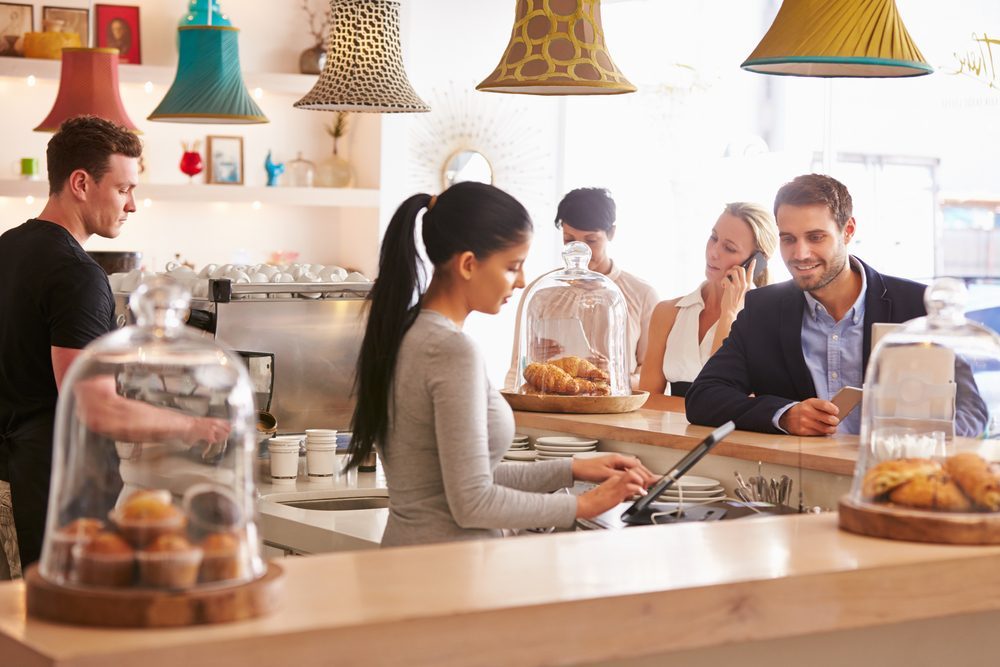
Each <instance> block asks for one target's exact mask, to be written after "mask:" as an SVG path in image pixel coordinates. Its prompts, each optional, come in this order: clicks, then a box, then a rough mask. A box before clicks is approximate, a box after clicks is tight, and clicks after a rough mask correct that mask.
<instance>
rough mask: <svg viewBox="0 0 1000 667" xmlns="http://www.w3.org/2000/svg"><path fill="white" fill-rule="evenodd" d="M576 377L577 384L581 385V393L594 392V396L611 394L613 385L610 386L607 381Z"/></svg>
mask: <svg viewBox="0 0 1000 667" xmlns="http://www.w3.org/2000/svg"><path fill="white" fill-rule="evenodd" d="M574 379H575V380H576V384H577V385H578V386H579V387H580V391H579V393H581V394H592V395H593V396H610V395H611V387H609V386H608V383H607V382H592V381H590V380H585V379H583V378H574Z"/></svg>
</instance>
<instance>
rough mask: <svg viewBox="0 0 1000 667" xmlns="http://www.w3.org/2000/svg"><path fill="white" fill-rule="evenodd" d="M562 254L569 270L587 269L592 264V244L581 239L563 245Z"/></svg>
mask: <svg viewBox="0 0 1000 667" xmlns="http://www.w3.org/2000/svg"><path fill="white" fill-rule="evenodd" d="M562 256H563V261H564V262H565V263H566V270H567V271H586V270H587V267H588V266H589V265H590V256H591V252H590V246H588V245H587V244H586V243H581V242H580V241H571V242H570V243H567V244H566V245H565V246H563V251H562Z"/></svg>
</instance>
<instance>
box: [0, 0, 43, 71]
mask: <svg viewBox="0 0 1000 667" xmlns="http://www.w3.org/2000/svg"><path fill="white" fill-rule="evenodd" d="M34 24H35V6H34V5H23V4H17V3H13V2H0V56H15V57H18V58H23V57H24V33H26V32H31V31H32V30H33V29H34Z"/></svg>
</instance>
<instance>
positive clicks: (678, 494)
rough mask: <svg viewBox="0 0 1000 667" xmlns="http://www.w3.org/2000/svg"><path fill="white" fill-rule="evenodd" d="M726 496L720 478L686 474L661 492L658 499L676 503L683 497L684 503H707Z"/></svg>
mask: <svg viewBox="0 0 1000 667" xmlns="http://www.w3.org/2000/svg"><path fill="white" fill-rule="evenodd" d="M725 497H726V491H725V489H723V488H722V482H720V481H719V480H717V479H712V478H711V477H699V476H697V475H684V476H683V477H681V478H680V479H678V480H677V481H676V482H674V484H673V485H672V486H670V487H668V488H667V489H666V490H665V491H664V492H663V493H661V494H660V495H659V497H658V498H657V500H662V501H664V502H670V503H676V502H678V501H680V500H682V499H683V502H684V503H705V502H714V501H716V500H722V499H723V498H725Z"/></svg>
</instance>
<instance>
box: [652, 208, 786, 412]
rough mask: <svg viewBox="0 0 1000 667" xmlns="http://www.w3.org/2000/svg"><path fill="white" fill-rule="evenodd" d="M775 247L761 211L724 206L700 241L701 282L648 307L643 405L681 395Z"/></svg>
mask: <svg viewBox="0 0 1000 667" xmlns="http://www.w3.org/2000/svg"><path fill="white" fill-rule="evenodd" d="M777 247H778V228H777V226H776V225H775V223H774V216H773V215H771V213H770V212H769V211H768V210H767V209H765V208H763V207H762V206H760V205H758V204H751V203H748V202H735V203H732V204H726V208H725V209H724V210H723V211H722V215H720V216H719V219H718V220H716V222H715V225H714V226H713V227H712V233H711V234H710V235H709V237H708V243H707V244H706V245H705V282H703V283H702V284H701V285H699V286H698V289H696V290H694V291H693V292H691V293H690V294H688V295H686V296H682V297H678V298H676V299H670V300H669V301H661V302H660V303H658V304H657V305H656V308H654V309H653V315H652V317H651V318H650V322H649V335H648V340H649V347H648V348H647V350H646V358H645V359H644V361H643V364H642V374H641V376H640V378H639V389H644V390H646V391H648V392H649V394H650V397H649V401H647V402H646V406H645V407H647V408H658V407H660V408H663V407H667V403H666V402H665V401H663V400H662V396H663V395H664V394H666V393H668V392H669V395H672V396H683V395H684V392H686V391H687V387H688V386H689V385H690V384H691V382H692V381H693V380H694V379H695V377H697V376H698V373H699V372H700V371H701V367H702V366H704V365H705V362H706V361H708V358H709V357H711V356H712V355H713V354H715V351H716V350H718V349H719V347H721V346H722V341H724V340H725V339H726V337H727V336H728V335H729V330H730V328H731V327H732V325H733V322H734V321H735V320H736V316H737V315H738V314H739V312H740V311H741V310H742V309H743V298H744V296H746V293H747V291H748V290H749V289H751V283H752V284H753V285H756V286H758V287H760V286H762V285H766V284H767V283H768V270H767V260H769V259H770V258H771V256H772V255H773V254H774V251H775V250H776V249H777Z"/></svg>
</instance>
